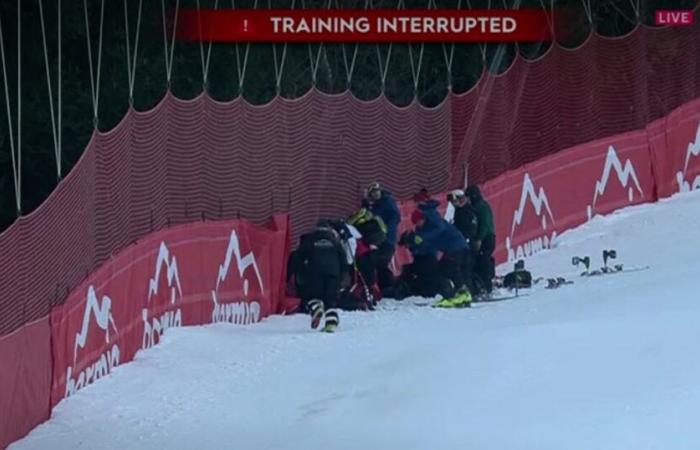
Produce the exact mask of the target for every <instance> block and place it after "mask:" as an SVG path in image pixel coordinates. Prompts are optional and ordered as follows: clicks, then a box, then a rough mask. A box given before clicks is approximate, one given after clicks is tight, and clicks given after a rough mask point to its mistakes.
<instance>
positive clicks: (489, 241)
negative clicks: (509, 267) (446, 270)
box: [464, 185, 496, 293]
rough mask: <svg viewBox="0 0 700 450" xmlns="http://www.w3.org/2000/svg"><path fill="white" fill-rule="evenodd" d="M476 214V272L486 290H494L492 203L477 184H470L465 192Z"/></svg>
mask: <svg viewBox="0 0 700 450" xmlns="http://www.w3.org/2000/svg"><path fill="white" fill-rule="evenodd" d="M464 193H465V194H466V196H467V197H468V198H469V203H471V205H472V208H473V209H474V213H475V214H476V220H477V229H476V235H475V236H474V239H472V240H471V246H472V251H473V252H474V255H475V256H476V267H475V273H476V274H477V275H478V276H479V278H481V281H482V283H483V286H484V289H486V292H488V293H491V291H492V290H493V277H494V276H496V262H495V260H494V259H493V252H494V250H495V249H496V231H495V227H494V224H493V211H492V210H491V205H489V203H488V202H487V201H486V200H485V199H484V197H483V196H482V195H481V190H479V187H478V186H476V185H470V186H469V187H467V189H466V190H465V192H464Z"/></svg>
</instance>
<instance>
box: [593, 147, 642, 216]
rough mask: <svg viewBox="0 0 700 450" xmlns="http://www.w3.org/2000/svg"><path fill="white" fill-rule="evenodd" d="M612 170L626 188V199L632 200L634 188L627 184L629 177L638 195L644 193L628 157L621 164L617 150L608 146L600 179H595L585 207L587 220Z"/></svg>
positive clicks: (605, 186)
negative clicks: (588, 202)
mask: <svg viewBox="0 0 700 450" xmlns="http://www.w3.org/2000/svg"><path fill="white" fill-rule="evenodd" d="M613 170H614V171H615V175H616V176H617V179H618V181H619V182H620V184H621V185H622V187H624V188H627V200H628V201H629V202H630V203H631V202H632V201H633V200H634V189H633V188H632V187H631V186H629V180H630V179H631V180H632V181H633V182H634V187H636V188H637V192H639V196H640V197H641V196H642V195H644V192H642V186H641V185H640V184H639V179H638V178H637V172H635V170H634V166H633V165H632V162H631V161H630V160H629V159H627V160H625V164H624V166H623V164H622V162H621V161H620V158H618V156H617V151H616V150H615V147H613V146H612V145H611V146H609V147H608V153H607V154H606V156H605V165H604V166H603V175H602V176H601V177H600V180H596V182H595V192H594V193H593V203H591V204H590V205H588V208H587V209H588V210H587V212H588V220H591V218H592V217H593V211H595V205H596V202H597V201H598V197H600V196H601V195H603V194H604V193H605V189H606V188H607V186H608V181H609V179H610V174H611V173H612V171H613Z"/></svg>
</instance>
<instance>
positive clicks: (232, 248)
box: [211, 230, 265, 324]
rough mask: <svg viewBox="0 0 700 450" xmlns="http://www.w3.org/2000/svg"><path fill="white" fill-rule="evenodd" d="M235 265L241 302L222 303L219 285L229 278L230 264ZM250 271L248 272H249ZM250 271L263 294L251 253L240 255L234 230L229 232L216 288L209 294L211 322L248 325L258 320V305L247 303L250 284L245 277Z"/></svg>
mask: <svg viewBox="0 0 700 450" xmlns="http://www.w3.org/2000/svg"><path fill="white" fill-rule="evenodd" d="M232 263H235V264H236V268H237V272H238V279H239V280H241V281H242V282H243V296H244V299H242V300H243V301H238V302H234V303H222V301H225V300H226V299H221V298H219V288H220V287H221V284H222V283H223V282H225V281H226V279H227V278H229V272H230V269H231V264H232ZM249 269H250V270H249ZM250 271H252V272H253V274H254V275H255V280H256V281H257V283H258V287H259V288H260V293H261V294H264V293H265V286H264V284H263V280H262V276H261V275H260V269H259V268H258V263H257V261H256V260H255V255H254V254H253V252H252V251H251V252H249V253H247V254H246V255H242V252H241V246H240V242H239V240H238V235H237V234H236V230H231V237H230V238H229V243H228V247H227V249H226V255H225V257H224V262H223V264H221V265H220V266H219V273H218V276H217V279H216V288H215V289H214V290H213V291H212V292H211V297H212V301H213V302H214V311H213V312H212V321H213V322H231V323H237V324H248V323H253V322H257V321H259V320H260V303H258V302H257V301H247V300H248V293H249V291H250V283H249V281H248V278H247V277H246V276H245V275H246V273H249V272H250Z"/></svg>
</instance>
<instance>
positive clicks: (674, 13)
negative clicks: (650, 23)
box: [654, 9, 695, 26]
mask: <svg viewBox="0 0 700 450" xmlns="http://www.w3.org/2000/svg"><path fill="white" fill-rule="evenodd" d="M654 18H655V23H656V25H664V26H684V25H692V24H693V23H694V22H695V14H694V13H693V11H691V10H688V9H659V10H657V11H656V14H655V16H654Z"/></svg>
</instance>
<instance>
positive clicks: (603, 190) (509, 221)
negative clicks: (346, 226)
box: [396, 100, 700, 268]
mask: <svg viewBox="0 0 700 450" xmlns="http://www.w3.org/2000/svg"><path fill="white" fill-rule="evenodd" d="M699 188H700V100H695V101H693V102H690V103H688V104H686V105H683V106H681V107H680V108H678V109H676V110H674V111H673V112H672V113H671V114H669V115H668V117H665V118H663V119H660V120H657V121H655V122H653V123H651V124H650V125H649V126H647V127H646V128H643V129H640V130H636V131H631V132H628V133H622V134H619V135H616V136H612V137H609V138H604V139H599V140H597V141H594V142H589V143H586V144H581V145H578V146H575V147H573V148H570V149H567V150H564V151H561V152H558V153H556V154H555V155H552V156H549V157H546V158H543V159H540V160H538V161H535V162H532V163H529V164H525V165H524V166H522V167H520V168H518V169H516V170H512V171H509V172H507V173H505V174H503V175H500V176H498V177H496V178H494V179H491V180H489V181H487V182H486V183H483V184H482V191H483V193H484V195H485V197H486V198H487V199H488V201H489V202H490V204H491V206H492V208H493V212H494V216H495V226H496V237H497V246H496V253H495V257H496V260H497V262H499V263H502V262H505V261H513V260H516V259H520V258H525V257H528V256H531V255H532V254H534V253H537V252H539V251H541V250H544V249H547V248H549V247H551V246H552V245H553V244H554V243H556V240H557V236H558V235H560V234H561V233H562V232H563V231H566V230H569V229H571V228H573V227H575V226H577V225H580V224H582V223H585V222H587V221H588V220H590V219H591V218H592V217H593V216H595V215H602V214H607V213H609V212H611V211H614V210H616V209H619V208H622V207H625V206H630V205H635V204H638V203H646V202H653V201H656V200H657V199H658V198H665V197H669V196H671V195H673V194H676V193H679V192H688V191H690V190H694V189H699ZM445 197H446V195H445V194H440V195H435V196H434V198H435V199H436V200H439V201H441V203H442V207H443V209H442V211H443V212H444V211H445V206H446V200H445ZM414 209H415V204H414V203H413V202H412V201H407V202H403V203H402V204H401V214H402V221H401V226H400V230H401V231H404V230H407V229H410V228H412V224H411V223H410V215H411V212H412V211H413V210H414ZM410 259H411V258H410V255H409V253H408V252H407V251H406V250H405V249H399V250H397V253H396V266H397V268H398V267H400V266H401V265H402V264H405V263H406V262H408V261H410Z"/></svg>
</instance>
